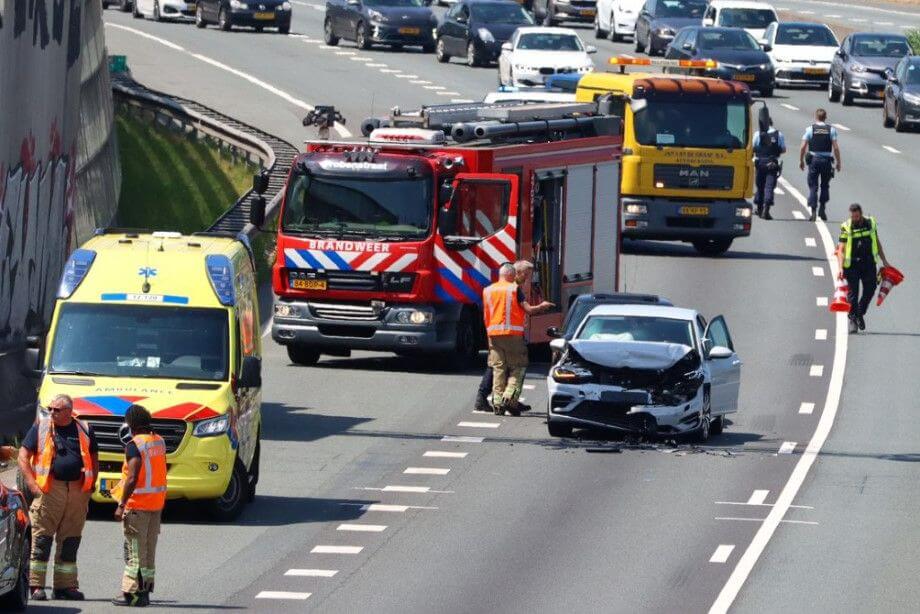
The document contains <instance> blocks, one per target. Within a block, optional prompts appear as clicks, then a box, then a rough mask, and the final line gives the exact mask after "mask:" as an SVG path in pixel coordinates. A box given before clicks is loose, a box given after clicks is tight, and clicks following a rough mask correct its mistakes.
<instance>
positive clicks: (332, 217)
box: [281, 172, 433, 241]
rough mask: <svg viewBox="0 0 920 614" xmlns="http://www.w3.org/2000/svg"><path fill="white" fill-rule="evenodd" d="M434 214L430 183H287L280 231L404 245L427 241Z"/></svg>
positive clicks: (304, 178)
mask: <svg viewBox="0 0 920 614" xmlns="http://www.w3.org/2000/svg"><path fill="white" fill-rule="evenodd" d="M432 214H433V198H432V180H431V178H430V177H411V178H410V177H406V176H405V175H404V176H402V177H398V178H394V177H386V178H379V179H378V178H372V177H367V176H363V177H342V176H322V175H317V174H313V173H310V172H305V173H303V174H300V175H298V176H295V177H293V178H292V181H291V182H290V187H289V188H288V193H287V198H286V199H285V203H284V213H283V215H282V219H281V227H282V230H284V231H286V232H292V233H302V234H313V235H318V236H323V237H327V236H329V237H334V238H347V237H350V236H358V237H362V238H364V237H367V238H370V239H373V240H378V241H386V240H391V241H394V240H404V239H419V238H423V237H426V236H427V235H428V233H429V231H430V229H431V222H432Z"/></svg>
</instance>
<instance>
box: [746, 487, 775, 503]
mask: <svg viewBox="0 0 920 614" xmlns="http://www.w3.org/2000/svg"><path fill="white" fill-rule="evenodd" d="M769 494H770V491H769V490H755V491H754V492H753V493H751V496H750V498H749V499H748V500H747V504H748V505H762V504H763V502H764V501H766V500H767V495H769Z"/></svg>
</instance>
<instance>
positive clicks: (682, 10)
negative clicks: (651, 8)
mask: <svg viewBox="0 0 920 614" xmlns="http://www.w3.org/2000/svg"><path fill="white" fill-rule="evenodd" d="M706 6H707V4H706V3H705V2H700V1H699V0H696V1H694V0H660V2H658V5H657V8H656V9H655V17H685V18H687V19H692V18H697V17H698V18H700V19H702V18H703V13H704V12H705V11H706Z"/></svg>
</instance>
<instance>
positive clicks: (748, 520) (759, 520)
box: [709, 507, 818, 614]
mask: <svg viewBox="0 0 920 614" xmlns="http://www.w3.org/2000/svg"><path fill="white" fill-rule="evenodd" d="M775 510H776V508H775V507H774V508H773V510H772V511H771V512H770V514H771V515H772V514H773V512H774V511H775ZM769 518H770V516H767V517H766V518H735V517H732V516H716V517H715V518H714V520H740V521H742V522H766V521H767V520H768V519H769ZM779 522H784V523H786V524H810V525H817V524H818V523H817V522H812V521H811V520H780V521H779ZM754 537H757V536H756V535H755V536H754ZM748 549H750V546H748ZM744 553H745V554H747V550H745V552H744ZM741 559H742V561H743V560H744V556H743V555H742V557H741ZM740 564H741V561H738V565H740ZM735 569H737V567H735ZM732 575H735V574H734V572H732ZM729 581H731V578H729ZM722 590H725V589H722ZM719 597H721V594H720V595H719ZM712 607H713V608H714V607H715V604H713V606H712ZM724 611H725V610H716V612H724ZM709 614H713V610H712V608H710V609H709Z"/></svg>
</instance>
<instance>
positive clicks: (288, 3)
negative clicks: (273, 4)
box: [281, 2, 291, 11]
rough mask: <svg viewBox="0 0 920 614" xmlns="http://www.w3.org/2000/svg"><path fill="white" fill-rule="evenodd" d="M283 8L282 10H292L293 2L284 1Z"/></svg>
mask: <svg viewBox="0 0 920 614" xmlns="http://www.w3.org/2000/svg"><path fill="white" fill-rule="evenodd" d="M281 10H282V11H290V10H291V3H290V2H283V3H282V4H281Z"/></svg>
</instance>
